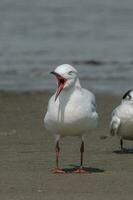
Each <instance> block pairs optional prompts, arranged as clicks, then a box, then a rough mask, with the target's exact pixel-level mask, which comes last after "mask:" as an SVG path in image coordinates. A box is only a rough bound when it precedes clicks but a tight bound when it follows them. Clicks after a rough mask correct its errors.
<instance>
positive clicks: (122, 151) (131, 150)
mask: <svg viewBox="0 0 133 200" xmlns="http://www.w3.org/2000/svg"><path fill="white" fill-rule="evenodd" d="M113 153H116V154H133V148H131V149H126V148H124V149H123V150H116V151H113Z"/></svg>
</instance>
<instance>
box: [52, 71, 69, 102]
mask: <svg viewBox="0 0 133 200" xmlns="http://www.w3.org/2000/svg"><path fill="white" fill-rule="evenodd" d="M51 74H53V75H55V77H56V79H57V81H58V88H57V91H56V95H55V101H56V99H57V97H58V96H59V94H60V93H61V91H62V90H63V89H64V85H65V83H66V79H65V78H64V77H63V76H61V75H59V74H58V73H56V72H51Z"/></svg>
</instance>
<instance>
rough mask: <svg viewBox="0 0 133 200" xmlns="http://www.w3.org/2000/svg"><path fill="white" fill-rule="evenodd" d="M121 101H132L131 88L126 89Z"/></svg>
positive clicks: (132, 92)
mask: <svg viewBox="0 0 133 200" xmlns="http://www.w3.org/2000/svg"><path fill="white" fill-rule="evenodd" d="M122 101H123V102H126V103H133V89H132V90H128V91H127V92H126V93H125V94H124V95H123V98H122Z"/></svg>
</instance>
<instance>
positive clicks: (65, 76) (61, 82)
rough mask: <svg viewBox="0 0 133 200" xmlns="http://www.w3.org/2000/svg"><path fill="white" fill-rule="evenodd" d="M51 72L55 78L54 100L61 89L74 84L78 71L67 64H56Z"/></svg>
mask: <svg viewBox="0 0 133 200" xmlns="http://www.w3.org/2000/svg"><path fill="white" fill-rule="evenodd" d="M51 74H53V75H55V77H56V79H57V86H58V88H57V92H56V96H55V101H56V99H57V97H58V96H59V94H60V93H61V91H62V90H65V89H67V88H70V87H72V86H73V85H74V83H75V82H76V80H77V77H78V72H77V70H76V69H75V68H74V67H72V66H71V65H68V64H63V65H60V66H58V67H57V68H56V69H55V70H54V71H52V72H51Z"/></svg>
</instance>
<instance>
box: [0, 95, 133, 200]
mask: <svg viewBox="0 0 133 200" xmlns="http://www.w3.org/2000/svg"><path fill="white" fill-rule="evenodd" d="M50 95H51V94H49V93H47V92H44V93H11V92H1V93H0V200H42V199H43V200H87V199H90V200H93V199H94V200H95V199H98V200H104V199H106V200H111V199H113V200H114V199H117V200H119V199H120V200H125V199H128V200H130V199H133V154H132V153H125V154H121V153H120V152H119V140H118V139H117V138H111V137H110V136H109V131H108V124H109V119H110V112H111V111H112V109H113V108H114V107H115V106H116V105H118V103H119V102H120V97H119V96H110V95H108V94H103V95H99V94H97V95H96V96H97V104H98V112H99V113H100V123H99V124H100V125H99V128H98V129H97V130H96V131H94V132H93V133H92V134H90V135H89V136H88V137H87V139H86V142H85V160H84V165H85V166H86V167H87V168H89V170H90V173H87V174H81V175H77V174H73V173H67V174H66V175H56V174H52V173H51V171H50V169H51V168H53V167H54V166H55V153H54V137H53V136H52V135H50V134H48V133H46V132H45V129H44V127H43V117H44V113H45V112H46V107H47V101H48V99H49V97H50ZM106 136H107V137H106ZM79 145H80V140H79V139H78V138H65V139H63V141H62V142H61V150H62V153H61V160H60V165H61V166H62V167H63V168H65V169H72V168H73V167H74V166H75V165H78V163H79ZM126 146H128V147H132V146H133V142H126ZM68 171H69V170H68Z"/></svg>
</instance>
